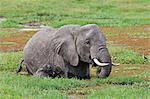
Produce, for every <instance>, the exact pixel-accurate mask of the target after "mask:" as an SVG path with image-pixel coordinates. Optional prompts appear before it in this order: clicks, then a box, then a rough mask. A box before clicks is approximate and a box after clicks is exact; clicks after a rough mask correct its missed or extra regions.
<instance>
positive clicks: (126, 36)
mask: <svg viewBox="0 0 150 99" xmlns="http://www.w3.org/2000/svg"><path fill="white" fill-rule="evenodd" d="M102 31H103V32H104V33H105V34H107V33H113V34H117V35H115V36H110V37H108V42H111V44H113V45H117V46H121V47H125V48H128V49H131V50H133V51H135V52H138V53H140V54H142V55H150V25H144V26H137V27H125V28H118V27H102ZM133 33H144V34H145V35H143V37H142V38H138V37H134V36H132V34H133ZM145 36H146V37H145ZM112 42H113V43H112Z"/></svg>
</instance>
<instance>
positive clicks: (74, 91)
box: [0, 48, 150, 99]
mask: <svg viewBox="0 0 150 99" xmlns="http://www.w3.org/2000/svg"><path fill="white" fill-rule="evenodd" d="M120 49H121V48H120ZM127 51H128V50H127ZM114 53H115V54H116V52H113V53H112V54H114ZM134 54H135V53H133V55H131V56H133V57H132V58H131V59H134V61H135V62H137V63H138V64H140V63H141V62H139V61H137V60H138V59H137V58H136V57H135V56H134ZM139 57H140V56H139ZM21 59H22V52H7V53H1V54H0V61H1V63H0V68H1V70H0V76H1V77H0V98H3V99H8V98H9V99H10V98H30V99H37V98H49V97H51V98H52V99H56V98H60V99H64V98H66V99H67V98H70V97H73V96H75V97H78V96H82V94H83V97H84V98H89V99H95V98H98V97H101V98H110V97H113V98H118V99H119V98H123V97H124V98H125V99H128V98H130V97H132V98H134V97H135V98H136V97H140V98H144V99H146V98H148V97H149V91H150V90H149V86H150V83H149V82H148V81H146V80H144V79H143V78H145V77H149V76H148V74H149V73H148V74H140V75H138V76H131V77H130V76H127V75H126V76H115V77H114V76H111V77H109V78H106V79H94V78H92V79H91V80H78V79H67V78H55V79H52V78H38V77H33V76H29V75H16V74H15V71H16V70H17V68H18V66H19V62H20V61H21ZM117 59H120V58H117ZM136 59H137V60H136ZM117 61H118V60H116V62H117ZM126 61H128V58H127V60H126ZM126 61H124V62H126ZM118 62H119V61H118ZM146 64H147V63H146ZM141 66H142V63H141ZM125 69H126V68H125ZM130 70H133V69H128V71H130ZM130 93H132V94H130ZM72 95H73V96H72Z"/></svg>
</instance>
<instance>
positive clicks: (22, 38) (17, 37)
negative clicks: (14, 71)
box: [0, 31, 35, 52]
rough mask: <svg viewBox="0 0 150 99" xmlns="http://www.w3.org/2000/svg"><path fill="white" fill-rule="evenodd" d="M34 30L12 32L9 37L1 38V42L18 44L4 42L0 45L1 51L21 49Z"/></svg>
mask: <svg viewBox="0 0 150 99" xmlns="http://www.w3.org/2000/svg"><path fill="white" fill-rule="evenodd" d="M34 33H35V31H34V32H31V31H30V32H18V33H15V34H11V36H9V37H5V38H0V42H15V43H16V44H12V45H11V44H2V45H0V52H7V51H19V50H22V49H23V47H24V45H25V44H26V42H27V41H28V40H29V38H31V37H32V35H33V34H34Z"/></svg>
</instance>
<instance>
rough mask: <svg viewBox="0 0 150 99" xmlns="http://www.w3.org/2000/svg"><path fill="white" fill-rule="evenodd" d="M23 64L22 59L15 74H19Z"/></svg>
mask: <svg viewBox="0 0 150 99" xmlns="http://www.w3.org/2000/svg"><path fill="white" fill-rule="evenodd" d="M23 62H24V59H23V60H21V62H20V66H19V69H18V70H17V71H16V73H17V74H18V73H19V72H21V70H22V64H23Z"/></svg>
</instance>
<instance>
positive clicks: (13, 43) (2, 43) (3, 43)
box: [0, 42, 16, 45]
mask: <svg viewBox="0 0 150 99" xmlns="http://www.w3.org/2000/svg"><path fill="white" fill-rule="evenodd" d="M15 44H16V42H0V45H15Z"/></svg>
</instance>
